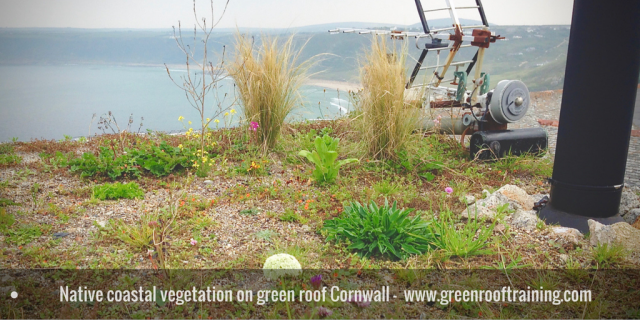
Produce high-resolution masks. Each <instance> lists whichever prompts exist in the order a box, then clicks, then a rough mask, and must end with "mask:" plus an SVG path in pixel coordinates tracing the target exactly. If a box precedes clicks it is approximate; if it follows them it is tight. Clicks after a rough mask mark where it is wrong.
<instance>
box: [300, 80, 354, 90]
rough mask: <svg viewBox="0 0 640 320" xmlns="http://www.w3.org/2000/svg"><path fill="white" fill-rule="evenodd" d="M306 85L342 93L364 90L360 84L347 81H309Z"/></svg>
mask: <svg viewBox="0 0 640 320" xmlns="http://www.w3.org/2000/svg"><path fill="white" fill-rule="evenodd" d="M304 84H306V85H308V86H318V87H323V88H327V89H334V90H340V91H358V90H360V89H362V86H361V85H360V84H359V83H353V82H345V81H333V80H321V79H309V80H307V81H306V82H305V83H304Z"/></svg>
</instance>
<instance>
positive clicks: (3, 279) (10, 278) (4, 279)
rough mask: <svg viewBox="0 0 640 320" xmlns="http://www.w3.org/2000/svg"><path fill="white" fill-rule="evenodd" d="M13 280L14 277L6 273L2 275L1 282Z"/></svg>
mask: <svg viewBox="0 0 640 320" xmlns="http://www.w3.org/2000/svg"><path fill="white" fill-rule="evenodd" d="M13 280H14V278H13V277H12V276H10V275H8V274H7V275H5V276H4V277H2V282H11V281H13Z"/></svg>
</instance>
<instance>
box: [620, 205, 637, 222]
mask: <svg viewBox="0 0 640 320" xmlns="http://www.w3.org/2000/svg"><path fill="white" fill-rule="evenodd" d="M638 217H640V208H636V209H631V210H629V212H627V214H625V215H624V216H622V219H624V221H626V222H627V223H628V224H633V223H634V222H636V220H638Z"/></svg>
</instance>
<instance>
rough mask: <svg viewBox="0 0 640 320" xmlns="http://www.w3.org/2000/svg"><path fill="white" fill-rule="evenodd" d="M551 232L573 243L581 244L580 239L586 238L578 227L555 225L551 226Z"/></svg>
mask: <svg viewBox="0 0 640 320" xmlns="http://www.w3.org/2000/svg"><path fill="white" fill-rule="evenodd" d="M551 232H552V233H553V234H555V235H556V236H557V237H559V238H561V239H562V240H564V241H565V242H568V243H573V244H579V243H580V241H581V240H582V239H583V238H584V236H583V235H582V233H580V231H578V229H574V228H566V227H553V228H551Z"/></svg>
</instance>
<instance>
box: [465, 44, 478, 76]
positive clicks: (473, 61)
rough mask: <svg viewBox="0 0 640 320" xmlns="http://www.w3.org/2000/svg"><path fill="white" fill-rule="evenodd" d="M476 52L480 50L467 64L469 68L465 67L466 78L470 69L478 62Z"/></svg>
mask: <svg viewBox="0 0 640 320" xmlns="http://www.w3.org/2000/svg"><path fill="white" fill-rule="evenodd" d="M478 51H480V49H478V50H476V54H475V55H474V56H473V59H471V63H469V66H468V67H467V76H468V75H469V73H471V69H473V66H475V65H476V62H477V61H478Z"/></svg>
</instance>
